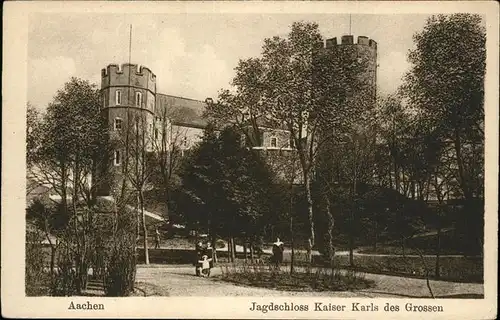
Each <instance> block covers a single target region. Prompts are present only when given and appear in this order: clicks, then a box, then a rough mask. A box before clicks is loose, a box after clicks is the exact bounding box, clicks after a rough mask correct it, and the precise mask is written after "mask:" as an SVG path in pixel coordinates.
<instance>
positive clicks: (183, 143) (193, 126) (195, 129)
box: [97, 64, 291, 196]
mask: <svg viewBox="0 0 500 320" xmlns="http://www.w3.org/2000/svg"><path fill="white" fill-rule="evenodd" d="M101 97H102V107H101V115H102V118H103V119H104V121H105V123H107V125H108V127H109V129H110V130H109V132H110V133H109V135H110V136H109V137H108V138H109V139H110V140H111V141H112V142H113V143H112V146H113V150H112V152H111V159H106V161H105V163H106V164H105V165H104V166H103V168H100V169H98V171H97V175H98V176H99V179H98V180H100V181H101V186H100V187H99V188H98V189H99V190H98V194H99V195H102V196H107V195H110V194H111V193H112V190H113V189H116V188H117V187H118V186H119V185H120V183H121V182H122V181H123V174H124V172H123V171H124V167H125V165H126V164H125V162H126V161H127V160H129V161H130V159H127V158H126V154H128V156H129V158H130V154H131V149H133V148H134V145H137V144H141V146H142V145H144V147H145V150H146V151H147V152H148V153H150V152H158V151H162V152H169V151H171V150H170V149H171V148H172V146H174V145H175V147H176V148H178V150H181V152H184V151H186V150H189V149H191V148H192V147H193V146H194V145H196V143H197V142H199V141H200V140H201V138H202V136H203V130H204V128H205V127H206V125H207V122H206V120H205V119H204V118H203V111H204V109H205V106H206V103H205V102H204V101H199V100H194V99H189V98H183V97H177V96H173V95H167V94H163V93H159V92H157V91H156V75H155V74H154V73H153V72H152V71H151V70H150V69H149V68H147V67H144V66H138V65H136V64H123V65H116V64H110V65H108V66H107V67H106V68H104V69H102V71H101ZM259 129H260V131H261V132H260V135H261V144H260V145H258V146H255V147H254V148H255V149H262V150H271V151H272V150H291V148H290V139H289V138H288V137H289V135H288V133H287V132H286V131H285V130H278V129H272V128H268V127H265V126H262V127H261V128H259ZM139 132H140V133H139ZM127 144H128V147H127V146H126V145H127ZM126 148H128V149H127V150H128V151H126V150H125V149H126ZM106 176H109V177H111V178H110V179H106V178H104V177H106Z"/></svg>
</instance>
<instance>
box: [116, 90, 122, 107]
mask: <svg viewBox="0 0 500 320" xmlns="http://www.w3.org/2000/svg"><path fill="white" fill-rule="evenodd" d="M116 104H117V105H120V104H122V92H121V91H120V90H116Z"/></svg>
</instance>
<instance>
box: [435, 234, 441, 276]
mask: <svg viewBox="0 0 500 320" xmlns="http://www.w3.org/2000/svg"><path fill="white" fill-rule="evenodd" d="M436 241H437V243H436V271H434V274H435V275H436V279H439V278H440V276H441V274H440V269H441V266H440V261H439V257H440V255H441V227H438V228H437V236H436Z"/></svg>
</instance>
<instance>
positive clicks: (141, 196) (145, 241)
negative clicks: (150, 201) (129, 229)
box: [139, 189, 149, 264]
mask: <svg viewBox="0 0 500 320" xmlns="http://www.w3.org/2000/svg"><path fill="white" fill-rule="evenodd" d="M139 201H140V207H141V217H142V231H143V233H144V238H143V244H144V263H145V264H149V251H148V228H147V225H146V215H145V214H144V194H143V192H142V189H141V190H140V191H139Z"/></svg>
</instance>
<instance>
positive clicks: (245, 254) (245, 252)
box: [243, 242, 247, 263]
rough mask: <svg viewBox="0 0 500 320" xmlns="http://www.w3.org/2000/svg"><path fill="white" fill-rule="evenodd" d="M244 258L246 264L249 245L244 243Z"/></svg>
mask: <svg viewBox="0 0 500 320" xmlns="http://www.w3.org/2000/svg"><path fill="white" fill-rule="evenodd" d="M243 257H244V259H245V263H246V262H247V244H246V242H243Z"/></svg>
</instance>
